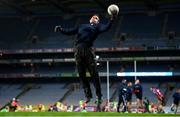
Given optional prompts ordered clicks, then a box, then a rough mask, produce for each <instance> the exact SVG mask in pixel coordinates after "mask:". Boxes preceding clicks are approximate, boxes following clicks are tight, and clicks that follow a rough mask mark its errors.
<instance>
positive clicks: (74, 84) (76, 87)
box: [58, 83, 80, 102]
mask: <svg viewBox="0 0 180 117" xmlns="http://www.w3.org/2000/svg"><path fill="white" fill-rule="evenodd" d="M67 87H68V89H69V90H68V91H67V92H65V94H64V95H63V97H62V98H61V99H60V100H58V101H59V102H63V101H64V100H65V99H66V98H67V97H68V96H70V95H71V94H72V92H73V91H75V90H76V89H79V87H80V86H79V84H77V83H71V84H69V85H67Z"/></svg>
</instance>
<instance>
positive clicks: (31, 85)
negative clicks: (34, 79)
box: [0, 84, 35, 110]
mask: <svg viewBox="0 0 180 117" xmlns="http://www.w3.org/2000/svg"><path fill="white" fill-rule="evenodd" d="M34 86H35V84H26V85H25V86H24V89H23V90H22V91H21V92H20V93H19V94H18V95H17V96H15V97H14V98H16V99H19V98H20V97H21V96H23V95H25V94H26V93H27V92H28V91H29V90H31V89H32V88H33V87H34ZM10 102H11V100H10V101H9V102H8V103H6V104H5V105H4V106H2V107H1V108H0V110H1V109H3V108H5V107H6V106H7V105H9V104H10Z"/></svg>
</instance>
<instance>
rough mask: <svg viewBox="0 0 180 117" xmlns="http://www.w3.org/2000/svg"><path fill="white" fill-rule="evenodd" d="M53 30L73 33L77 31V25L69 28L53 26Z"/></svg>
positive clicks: (68, 33)
mask: <svg viewBox="0 0 180 117" xmlns="http://www.w3.org/2000/svg"><path fill="white" fill-rule="evenodd" d="M54 32H61V33H63V34H65V35H74V34H77V33H78V27H75V28H70V29H64V28H62V27H61V26H55V28H54Z"/></svg>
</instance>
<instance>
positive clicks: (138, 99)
mask: <svg viewBox="0 0 180 117" xmlns="http://www.w3.org/2000/svg"><path fill="white" fill-rule="evenodd" d="M133 90H134V93H135V95H136V102H137V107H138V108H142V107H143V102H142V97H143V91H142V90H143V89H142V86H141V84H140V81H139V79H136V80H135V84H134V88H133Z"/></svg>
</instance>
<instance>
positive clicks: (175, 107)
mask: <svg viewBox="0 0 180 117" xmlns="http://www.w3.org/2000/svg"><path fill="white" fill-rule="evenodd" d="M172 97H173V104H172V106H171V111H174V113H175V114H176V113H177V110H178V106H179V101H180V88H178V89H176V92H175V93H174V94H173V96H172Z"/></svg>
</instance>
